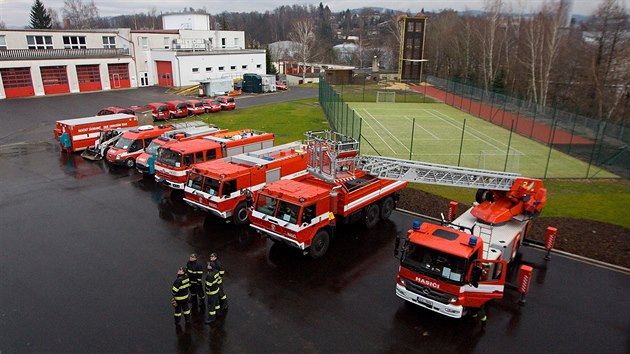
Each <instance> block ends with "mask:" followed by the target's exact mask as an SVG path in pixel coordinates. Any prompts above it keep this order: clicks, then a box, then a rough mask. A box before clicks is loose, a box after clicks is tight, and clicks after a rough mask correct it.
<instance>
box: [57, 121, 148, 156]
mask: <svg viewBox="0 0 630 354" xmlns="http://www.w3.org/2000/svg"><path fill="white" fill-rule="evenodd" d="M135 126H138V118H137V117H136V116H134V115H130V114H110V115H105V116H94V117H85V118H75V119H65V120H58V121H57V122H56V123H55V129H54V130H53V134H54V136H55V140H57V141H58V142H59V145H60V146H61V151H67V152H75V151H81V150H85V149H87V148H88V146H92V145H94V142H95V141H96V140H97V139H98V138H99V137H100V132H101V131H102V130H104V129H113V128H126V127H135Z"/></svg>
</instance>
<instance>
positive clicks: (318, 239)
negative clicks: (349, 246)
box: [308, 230, 330, 259]
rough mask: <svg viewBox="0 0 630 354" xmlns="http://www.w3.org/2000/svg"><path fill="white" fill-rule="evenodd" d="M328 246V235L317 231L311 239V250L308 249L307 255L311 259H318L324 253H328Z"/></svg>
mask: <svg viewBox="0 0 630 354" xmlns="http://www.w3.org/2000/svg"><path fill="white" fill-rule="evenodd" d="M329 245H330V235H329V234H328V231H326V230H319V231H317V233H316V234H315V237H313V241H312V242H311V248H309V251H308V253H309V255H310V256H311V258H313V259H317V258H320V257H321V256H323V255H324V254H326V251H328V246H329Z"/></svg>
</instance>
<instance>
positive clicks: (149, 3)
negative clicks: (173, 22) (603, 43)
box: [0, 0, 630, 28]
mask: <svg viewBox="0 0 630 354" xmlns="http://www.w3.org/2000/svg"><path fill="white" fill-rule="evenodd" d="M543 1H544V0H511V1H510V0H505V2H506V3H511V4H512V5H513V6H517V5H516V4H519V3H520V4H524V5H522V6H520V8H525V9H526V10H528V9H529V10H531V9H534V8H536V7H537V6H538V5H540V4H541V3H542V2H543ZM601 1H602V0H573V13H574V14H580V15H589V14H591V13H592V12H593V11H594V10H595V9H596V8H597V5H598V4H599V3H601ZM622 1H625V4H626V8H627V9H629V8H630V6H628V5H629V4H630V0H622ZM42 2H43V3H44V6H45V7H46V8H47V9H48V8H52V9H55V10H57V11H58V13H59V14H60V15H61V9H62V8H63V2H64V1H63V0H42ZM83 2H84V3H88V2H89V0H83ZM321 2H322V3H323V4H324V5H328V7H329V8H330V9H331V10H332V11H333V12H339V11H342V10H346V9H355V8H360V7H364V6H376V7H387V8H390V9H395V10H403V11H406V10H410V11H412V12H418V11H420V9H421V8H424V9H425V10H426V11H436V10H441V9H445V8H450V9H455V10H458V11H461V10H466V9H469V10H480V9H481V8H482V7H483V3H484V1H483V0H424V1H422V0H415V1H412V0H409V1H394V0H392V1H390V0H331V1H321ZM33 3H34V0H0V21H4V23H5V24H6V26H7V27H18V28H23V27H24V26H27V25H28V23H29V12H30V10H31V6H32V5H33ZM94 3H95V4H96V7H98V9H99V11H100V15H101V16H115V15H129V14H134V13H140V12H148V11H149V10H150V9H151V8H152V7H155V8H156V9H157V11H158V13H159V12H160V11H163V12H168V11H181V10H182V9H183V8H184V7H187V8H188V7H193V8H195V9H197V8H202V7H204V6H205V7H206V9H207V10H208V11H209V12H210V13H211V14H216V13H220V12H223V11H231V12H246V11H259V12H265V11H272V10H273V9H275V8H276V7H278V6H280V5H293V4H300V5H308V4H313V5H318V4H319V3H320V1H312V0H289V1H285V0H229V1H226V0H221V1H214V0H205V1H204V0H187V1H177V0H157V1H156V0H94Z"/></svg>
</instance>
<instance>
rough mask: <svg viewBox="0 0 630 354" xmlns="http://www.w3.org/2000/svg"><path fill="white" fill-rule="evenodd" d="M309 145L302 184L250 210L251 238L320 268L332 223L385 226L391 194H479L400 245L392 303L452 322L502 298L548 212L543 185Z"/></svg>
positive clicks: (285, 186) (346, 145) (319, 138)
mask: <svg viewBox="0 0 630 354" xmlns="http://www.w3.org/2000/svg"><path fill="white" fill-rule="evenodd" d="M306 136H307V144H306V145H307V153H308V160H307V165H308V167H307V170H308V172H309V174H308V175H305V176H300V177H298V178H295V179H292V180H281V181H277V182H273V183H271V184H267V185H265V187H264V188H263V189H261V190H260V191H259V192H258V193H257V194H256V196H255V199H254V201H253V203H252V208H250V210H249V213H250V217H249V218H250V221H251V224H250V225H251V226H252V227H253V228H255V229H256V230H258V231H259V232H261V233H263V234H265V235H266V236H268V237H269V238H271V239H273V240H275V241H280V242H283V243H286V244H288V245H292V246H294V247H297V248H299V249H302V250H304V251H305V253H309V254H310V255H311V257H313V258H319V257H321V256H323V255H324V253H325V252H326V250H327V248H328V246H329V239H330V237H331V236H332V235H333V233H334V231H335V225H336V221H337V220H338V219H341V220H343V221H353V220H356V219H362V220H363V222H364V224H365V226H367V227H371V226H374V225H375V224H376V222H377V221H378V220H379V219H388V218H389V216H390V214H391V212H392V210H393V209H394V208H395V206H396V202H397V200H398V196H397V193H396V192H397V191H399V190H400V189H402V188H404V187H405V186H406V185H407V183H409V182H411V183H429V184H438V185H445V186H455V187H465V188H476V189H478V191H477V193H476V203H474V204H473V207H471V208H470V209H468V210H467V211H465V212H464V213H462V214H461V215H460V216H459V217H457V218H455V217H454V216H455V214H456V210H450V211H449V218H448V220H447V219H445V218H442V220H438V221H437V222H432V223H429V222H425V223H419V222H416V223H414V225H413V227H412V229H411V230H409V231H408V233H407V235H405V237H403V238H400V237H399V238H398V239H397V243H396V254H397V255H398V256H399V259H400V267H399V273H398V276H397V285H396V294H397V295H398V296H399V297H401V298H403V299H405V300H407V301H410V302H412V303H415V304H418V305H421V306H424V307H426V308H428V309H431V310H433V311H436V312H439V313H441V314H444V315H447V316H450V317H462V316H463V315H464V314H465V313H466V312H467V311H468V310H471V309H479V308H480V307H482V306H483V305H484V304H485V303H486V302H488V301H490V300H492V299H497V298H501V297H502V296H503V291H504V288H505V285H506V273H507V264H508V263H510V262H511V261H512V260H514V258H515V257H516V254H517V252H518V249H519V247H520V245H521V244H522V242H523V239H524V238H525V237H526V236H527V233H528V231H529V229H530V226H531V221H532V219H533V218H534V217H536V216H537V215H538V214H539V213H540V212H541V210H542V209H543V207H544V206H545V203H546V193H547V191H546V189H545V188H544V187H543V184H542V181H541V180H539V179H531V178H524V177H521V176H520V175H519V174H516V173H509V172H497V171H489V170H482V169H472V168H464V167H456V166H448V165H441V164H433V163H425V162H419V161H409V160H401V159H395V158H388V157H382V156H360V155H359V154H358V152H359V143H358V142H357V141H356V140H354V139H350V138H347V137H345V136H343V135H341V134H338V133H335V132H329V131H320V132H308V133H306ZM451 205H454V204H453V203H451ZM453 209H455V208H453ZM522 271H523V270H522ZM526 272H530V274H531V268H529V269H525V273H523V272H522V274H519V278H525V277H526V275H527V274H526ZM526 278H527V279H530V277H526ZM520 286H521V287H523V286H525V285H523V284H521V285H520ZM528 286H529V285H528V284H527V287H528ZM521 293H523V292H521Z"/></svg>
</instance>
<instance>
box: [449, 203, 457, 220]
mask: <svg viewBox="0 0 630 354" xmlns="http://www.w3.org/2000/svg"><path fill="white" fill-rule="evenodd" d="M458 206H459V203H458V202H450V203H448V215H447V218H448V222H451V221H453V220H455V215H457V207H458Z"/></svg>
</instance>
